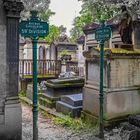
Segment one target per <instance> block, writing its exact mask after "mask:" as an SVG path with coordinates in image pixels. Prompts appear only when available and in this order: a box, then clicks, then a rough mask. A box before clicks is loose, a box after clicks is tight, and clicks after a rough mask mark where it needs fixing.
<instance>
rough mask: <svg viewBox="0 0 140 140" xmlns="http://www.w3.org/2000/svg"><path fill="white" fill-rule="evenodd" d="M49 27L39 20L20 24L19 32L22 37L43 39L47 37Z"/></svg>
mask: <svg viewBox="0 0 140 140" xmlns="http://www.w3.org/2000/svg"><path fill="white" fill-rule="evenodd" d="M48 28H49V25H48V23H46V22H42V21H40V20H35V21H32V20H27V21H21V22H20V28H19V32H20V34H21V36H24V37H45V36H47V35H48Z"/></svg>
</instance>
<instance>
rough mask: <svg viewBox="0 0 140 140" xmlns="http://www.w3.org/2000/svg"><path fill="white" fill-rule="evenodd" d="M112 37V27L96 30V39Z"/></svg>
mask: <svg viewBox="0 0 140 140" xmlns="http://www.w3.org/2000/svg"><path fill="white" fill-rule="evenodd" d="M110 37H111V29H110V28H109V27H103V28H99V29H97V30H96V31H95V39H96V40H97V41H100V40H104V41H105V40H108V39H110Z"/></svg>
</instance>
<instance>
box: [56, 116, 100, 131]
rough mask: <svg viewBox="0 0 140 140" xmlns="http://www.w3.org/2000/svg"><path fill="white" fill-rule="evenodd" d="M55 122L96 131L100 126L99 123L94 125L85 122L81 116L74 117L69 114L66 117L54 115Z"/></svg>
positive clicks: (64, 125)
mask: <svg viewBox="0 0 140 140" xmlns="http://www.w3.org/2000/svg"><path fill="white" fill-rule="evenodd" d="M53 122H54V123H55V124H56V125H60V126H63V127H67V128H71V129H74V130H82V129H91V130H94V131H95V132H96V131H97V128H98V125H95V126H93V125H91V124H89V123H86V122H83V121H82V119H81V118H75V119H73V118H71V117H69V116H66V117H65V118H60V117H54V118H53Z"/></svg>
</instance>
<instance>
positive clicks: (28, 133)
mask: <svg viewBox="0 0 140 140" xmlns="http://www.w3.org/2000/svg"><path fill="white" fill-rule="evenodd" d="M22 120H23V121H22V131H23V132H22V135H23V136H22V137H23V140H32V109H31V107H29V106H27V105H25V104H22ZM38 128H39V140H99V139H98V138H95V137H94V136H93V133H92V132H88V131H87V130H85V131H84V130H82V131H81V132H76V131H74V130H71V129H68V128H63V127H61V126H58V125H55V124H54V123H53V121H52V120H51V119H50V118H49V117H46V118H45V117H43V116H42V115H41V114H39V119H38Z"/></svg>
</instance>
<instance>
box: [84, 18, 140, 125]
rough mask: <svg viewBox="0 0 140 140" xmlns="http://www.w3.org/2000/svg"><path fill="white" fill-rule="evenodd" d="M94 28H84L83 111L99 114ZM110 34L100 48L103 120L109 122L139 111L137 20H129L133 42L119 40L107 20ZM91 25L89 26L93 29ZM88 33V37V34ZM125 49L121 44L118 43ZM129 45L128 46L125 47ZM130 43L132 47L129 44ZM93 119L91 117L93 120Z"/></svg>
mask: <svg viewBox="0 0 140 140" xmlns="http://www.w3.org/2000/svg"><path fill="white" fill-rule="evenodd" d="M93 25H94V26H93V28H94V32H93V31H90V28H87V27H86V29H85V31H84V32H85V33H86V43H85V44H86V47H87V51H86V52H84V56H85V59H86V80H85V86H84V91H83V114H85V116H88V117H89V118H94V119H96V120H97V119H98V118H99V85H100V64H99V60H100V48H99V47H98V43H97V41H95V30H96V28H98V27H99V26H98V25H97V24H93ZM109 26H110V27H111V28H112V36H111V39H110V40H109V41H108V43H107V42H106V43H105V48H104V120H105V121H106V122H112V121H114V120H120V119H122V118H125V117H127V116H128V115H132V114H140V49H139V48H140V43H139V41H140V34H139V30H140V21H139V20H137V21H133V34H132V38H133V39H132V40H133V44H131V45H129V44H126V45H125V44H123V43H122V42H121V41H120V37H119V34H118V33H117V28H116V25H113V24H112V23H111V24H109ZM93 28H92V29H93ZM89 37H91V38H89ZM124 45H125V47H126V49H124V48H121V47H122V46H124ZM129 47H130V48H129ZM132 47H133V48H132ZM94 119H93V120H94Z"/></svg>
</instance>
